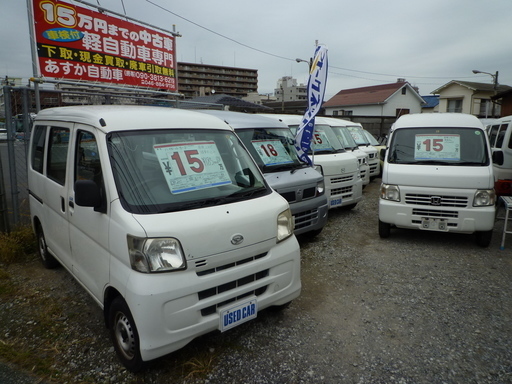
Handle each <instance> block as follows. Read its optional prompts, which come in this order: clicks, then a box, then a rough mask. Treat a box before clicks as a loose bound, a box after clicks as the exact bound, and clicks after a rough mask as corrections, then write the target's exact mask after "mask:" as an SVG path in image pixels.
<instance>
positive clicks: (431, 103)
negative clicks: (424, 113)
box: [421, 96, 439, 108]
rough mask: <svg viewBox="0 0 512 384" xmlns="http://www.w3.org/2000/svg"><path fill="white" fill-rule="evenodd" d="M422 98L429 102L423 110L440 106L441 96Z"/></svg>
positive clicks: (423, 106)
mask: <svg viewBox="0 0 512 384" xmlns="http://www.w3.org/2000/svg"><path fill="white" fill-rule="evenodd" d="M421 98H422V99H423V100H425V101H426V102H427V104H423V105H422V106H421V108H434V107H435V106H436V105H438V104H439V96H421Z"/></svg>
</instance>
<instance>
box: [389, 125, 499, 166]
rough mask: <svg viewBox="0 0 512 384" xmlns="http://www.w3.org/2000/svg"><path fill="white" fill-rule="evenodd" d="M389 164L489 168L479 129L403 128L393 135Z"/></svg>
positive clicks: (483, 137)
mask: <svg viewBox="0 0 512 384" xmlns="http://www.w3.org/2000/svg"><path fill="white" fill-rule="evenodd" d="M388 162H389V163H395V164H434V165H468V166H486V165H489V156H488V153H487V146H486V142H485V135H484V134H483V132H482V130H480V129H472V128H451V127H450V128H439V127H435V128H414V129H412V128H403V129H397V130H396V131H395V132H394V134H393V137H392V142H391V143H390V147H389V156H388Z"/></svg>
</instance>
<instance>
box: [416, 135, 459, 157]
mask: <svg viewBox="0 0 512 384" xmlns="http://www.w3.org/2000/svg"><path fill="white" fill-rule="evenodd" d="M414 158H415V159H416V160H460V136H459V135H416V136H415V143H414Z"/></svg>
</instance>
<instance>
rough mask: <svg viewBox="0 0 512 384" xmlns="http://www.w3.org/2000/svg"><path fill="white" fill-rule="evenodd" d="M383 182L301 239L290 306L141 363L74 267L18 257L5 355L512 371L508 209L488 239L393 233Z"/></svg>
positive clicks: (101, 375) (155, 373)
mask: <svg viewBox="0 0 512 384" xmlns="http://www.w3.org/2000/svg"><path fill="white" fill-rule="evenodd" d="M379 184H380V180H379V179H377V180H374V181H373V182H372V183H371V184H370V185H369V186H368V187H367V188H366V189H365V190H364V200H363V201H362V202H361V203H359V204H358V205H357V207H356V208H354V209H353V210H351V211H347V210H335V211H330V218H329V223H328V225H327V226H326V228H325V229H324V231H323V232H322V233H321V234H320V235H319V236H318V237H317V238H316V239H314V240H307V239H301V241H300V243H301V254H302V283H303V290H302V294H301V296H300V297H299V298H298V299H297V300H295V301H294V302H293V303H292V305H291V306H290V307H288V308H287V309H285V310H283V311H281V312H274V311H268V310H267V311H262V312H261V313H259V314H258V318H257V319H256V320H254V321H252V322H249V323H246V324H243V325H241V326H239V327H237V328H235V329H233V330H231V331H229V332H227V333H224V334H220V333H213V334H210V335H206V336H203V337H200V338H198V339H196V340H195V341H194V342H192V343H191V344H189V345H188V346H186V347H185V348H183V349H182V350H180V351H178V352H175V353H173V354H170V355H168V356H165V357H163V358H161V359H158V360H155V361H153V362H151V363H150V364H148V367H147V369H146V370H145V371H143V372H141V373H139V374H132V373H129V372H127V371H126V370H125V369H124V368H123V367H122V366H121V365H120V364H119V362H118V360H117V358H116V356H115V353H114V351H113V348H112V346H111V343H110V341H109V339H108V333H107V330H106V329H105V327H104V326H103V318H102V313H101V310H100V309H99V308H98V307H97V306H96V305H95V304H94V302H93V301H92V300H91V299H90V298H89V297H88V296H87V294H86V293H85V292H84V291H83V289H82V288H81V287H80V286H79V285H78V284H77V283H76V282H75V281H74V280H73V279H72V278H71V276H70V275H69V274H68V273H67V272H66V271H65V270H64V269H62V268H60V269H57V270H44V269H43V268H42V267H41V266H40V264H39V263H37V262H36V261H32V262H29V263H25V264H15V265H12V266H10V267H9V269H8V273H9V274H10V276H11V277H10V280H11V282H12V284H13V285H14V286H15V287H16V289H15V291H14V292H12V293H11V294H2V295H0V299H1V302H0V343H1V344H3V346H4V347H5V346H7V347H9V346H10V347H11V348H13V350H20V351H27V356H26V357H25V360H23V359H21V360H20V358H14V355H16V356H17V354H14V353H12V356H6V355H5V353H4V354H3V355H0V356H2V357H1V359H2V360H3V361H4V362H15V363H16V364H17V366H18V367H20V366H21V367H23V370H25V371H32V374H34V375H36V376H37V378H34V381H33V382H38V379H43V380H44V381H45V382H47V383H53V382H54V383H80V382H83V383H211V384H213V383H511V382H512V236H510V238H509V239H508V245H507V244H506V247H505V250H500V246H499V245H500V241H501V230H502V227H503V220H501V221H497V223H496V226H495V231H494V237H493V241H492V243H491V245H490V246H489V248H479V247H478V246H477V245H476V244H475V242H474V240H473V237H472V236H470V235H453V234H440V233H433V232H423V231H406V230H397V229H394V230H392V233H391V237H390V238H389V239H385V240H381V239H380V238H379V237H378V231H377V209H378V189H379ZM0 350H2V349H1V348H0ZM3 350H5V348H4V349H3ZM27 360H28V362H27ZM45 363H46V365H45ZM12 382H15V381H12ZM19 382H21V381H19Z"/></svg>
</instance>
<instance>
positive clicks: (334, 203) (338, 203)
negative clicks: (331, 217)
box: [330, 198, 341, 208]
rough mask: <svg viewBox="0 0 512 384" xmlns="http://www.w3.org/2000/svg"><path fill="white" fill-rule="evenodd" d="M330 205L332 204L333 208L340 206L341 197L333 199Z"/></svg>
mask: <svg viewBox="0 0 512 384" xmlns="http://www.w3.org/2000/svg"><path fill="white" fill-rule="evenodd" d="M330 205H331V208H332V207H338V206H340V205H341V198H339V199H332V200H331V203H330Z"/></svg>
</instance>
